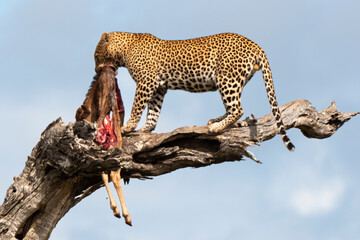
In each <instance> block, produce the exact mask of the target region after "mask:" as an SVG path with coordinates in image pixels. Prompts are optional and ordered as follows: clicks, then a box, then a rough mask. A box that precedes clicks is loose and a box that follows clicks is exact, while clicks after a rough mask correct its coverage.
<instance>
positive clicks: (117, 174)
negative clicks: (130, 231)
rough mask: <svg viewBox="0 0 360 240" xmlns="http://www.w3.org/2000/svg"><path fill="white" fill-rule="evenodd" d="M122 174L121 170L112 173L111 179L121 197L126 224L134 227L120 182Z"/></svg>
mask: <svg viewBox="0 0 360 240" xmlns="http://www.w3.org/2000/svg"><path fill="white" fill-rule="evenodd" d="M120 172H121V169H119V170H117V171H111V173H110V178H111V180H112V181H113V183H114V186H115V189H116V192H117V194H118V196H119V200H120V205H121V210H122V215H123V217H124V219H125V223H126V224H128V225H130V226H132V225H131V218H130V215H129V211H128V209H127V207H126V204H125V199H124V195H123V193H122V189H121V181H120V180H121V175H120Z"/></svg>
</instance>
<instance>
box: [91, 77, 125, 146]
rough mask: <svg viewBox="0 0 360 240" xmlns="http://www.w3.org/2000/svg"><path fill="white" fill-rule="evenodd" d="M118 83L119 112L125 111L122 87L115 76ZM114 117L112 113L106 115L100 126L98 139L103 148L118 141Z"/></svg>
mask: <svg viewBox="0 0 360 240" xmlns="http://www.w3.org/2000/svg"><path fill="white" fill-rule="evenodd" d="M115 84H116V100H117V104H118V108H119V113H123V112H124V103H123V101H122V98H121V93H120V89H119V86H118V83H117V79H116V78H115ZM113 122H114V121H113V118H111V119H110V113H108V114H107V115H106V117H105V118H104V121H103V123H102V124H101V126H100V127H98V130H97V135H96V141H97V142H98V143H99V144H101V145H102V147H103V149H105V150H106V149H108V148H110V147H113V146H115V145H116V143H117V139H116V135H115V133H114V126H113Z"/></svg>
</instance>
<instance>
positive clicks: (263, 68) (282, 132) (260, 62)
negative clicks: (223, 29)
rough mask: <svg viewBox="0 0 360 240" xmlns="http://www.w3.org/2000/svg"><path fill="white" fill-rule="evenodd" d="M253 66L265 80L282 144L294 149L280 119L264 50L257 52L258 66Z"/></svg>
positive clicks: (291, 149)
mask: <svg viewBox="0 0 360 240" xmlns="http://www.w3.org/2000/svg"><path fill="white" fill-rule="evenodd" d="M255 67H257V69H256V70H259V69H261V72H262V75H263V78H264V82H265V87H266V92H267V96H268V99H269V103H270V107H271V111H272V113H273V115H274V117H275V119H276V125H277V127H278V128H279V132H280V135H281V138H282V140H283V142H284V144H285V145H286V147H287V149H289V151H294V150H295V146H294V144H292V143H291V141H290V139H289V137H288V136H287V134H286V131H285V126H284V123H283V121H282V119H281V115H280V110H279V106H278V103H277V101H276V97H275V89H274V83H273V78H272V74H271V70H270V65H269V62H268V60H267V57H266V55H265V53H264V52H261V53H260V54H259V59H258V66H255Z"/></svg>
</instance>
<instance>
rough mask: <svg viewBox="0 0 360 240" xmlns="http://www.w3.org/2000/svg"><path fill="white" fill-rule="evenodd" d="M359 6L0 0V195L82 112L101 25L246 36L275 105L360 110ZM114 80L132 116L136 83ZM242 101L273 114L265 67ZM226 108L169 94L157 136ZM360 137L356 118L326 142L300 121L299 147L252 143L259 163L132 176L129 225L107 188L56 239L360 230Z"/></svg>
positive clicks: (287, 235) (326, 236) (215, 99)
mask: <svg viewBox="0 0 360 240" xmlns="http://www.w3.org/2000/svg"><path fill="white" fill-rule="evenodd" d="M359 12H360V1H355V0H354V1H348V0H343V1H328V0H326V1H325V0H324V1H317V0H302V1H288V0H277V1H269V0H258V1H226V0H223V1H219V0H216V1H202V0H181V1H171V0H168V1H155V0H152V1H137V0H132V1H119V0H118V1H115V0H113V1H106V0H103V1H93V0H92V1H89V0H87V1H85V0H82V1H81V0H62V1H49V0H33V1H30V0H26V1H25V0H11V1H10V0H2V1H1V2H0V32H1V34H0V56H1V58H0V59H1V60H0V61H1V64H0V73H1V76H2V77H1V80H0V83H1V85H0V111H1V117H0V126H2V130H1V132H2V134H1V136H2V137H1V139H0V153H1V155H0V161H1V168H0V198H1V199H3V198H4V196H5V193H6V190H7V188H8V187H9V186H10V184H11V183H12V181H13V180H12V179H13V177H14V176H18V175H19V174H20V173H21V172H22V170H23V168H24V166H25V165H24V163H25V161H26V160H27V156H28V155H29V154H30V152H31V149H32V148H33V147H34V146H35V145H36V143H37V142H38V140H39V138H40V134H41V132H42V131H43V130H44V129H45V127H46V126H47V125H48V124H49V123H51V122H52V121H53V120H55V119H56V118H58V117H61V118H62V119H63V121H64V122H65V123H69V122H73V121H74V120H75V119H74V118H75V117H74V116H75V111H76V109H77V108H78V107H79V106H80V105H81V104H82V102H83V100H84V96H85V93H86V92H87V89H88V87H89V85H90V82H91V81H92V77H93V75H94V60H93V52H94V49H95V47H96V44H97V42H98V41H99V39H100V36H101V33H102V32H112V31H126V32H144V33H145V32H146V33H152V34H153V35H155V36H157V37H159V38H162V39H169V40H170V39H188V38H193V37H200V36H206V35H211V34H215V33H221V32H235V33H239V34H241V35H244V36H246V37H248V38H250V39H251V40H253V41H255V42H256V43H258V44H259V45H260V46H261V47H262V48H263V49H264V50H265V52H266V53H267V56H268V59H269V62H270V65H271V68H272V72H273V77H274V83H275V89H276V94H277V99H278V102H279V104H280V105H283V104H285V103H288V102H290V101H292V100H296V99H307V100H309V101H310V102H311V103H312V105H313V106H315V107H316V108H317V109H318V110H322V109H324V108H326V107H328V106H329V105H330V103H331V101H332V100H335V101H336V104H337V107H338V109H339V110H340V111H343V112H357V111H360V97H359V90H360V82H359V63H360V57H359V56H360V47H359V42H360V27H359V23H360V14H359ZM118 81H119V87H120V89H121V92H122V96H123V100H124V103H125V107H126V116H125V118H126V120H127V119H128V118H129V112H130V108H131V105H132V101H133V96H134V92H135V83H134V82H133V81H132V79H131V78H130V76H129V74H128V72H127V70H126V69H119V74H118ZM242 106H243V109H244V112H245V113H244V117H246V116H249V115H250V114H251V113H253V114H254V115H255V116H256V117H261V116H263V115H265V114H268V113H270V107H269V104H268V100H267V98H266V91H265V87H264V83H263V80H262V77H261V74H260V73H257V74H256V75H255V76H254V77H253V79H252V81H250V82H249V83H248V85H247V86H246V87H245V89H244V91H243V94H242ZM224 111H225V110H224V107H223V105H222V102H221V99H220V96H219V94H218V93H217V92H212V93H202V94H194V93H186V92H183V91H168V93H167V95H166V97H165V100H164V105H163V108H162V112H161V114H160V118H159V122H158V126H157V129H156V132H168V131H171V130H173V129H175V128H178V127H181V126H185V125H205V124H206V122H207V121H208V120H209V119H211V118H215V117H218V116H220V115H222V114H223V113H224ZM143 118H145V117H143ZM143 123H144V120H142V122H141V123H140V125H139V126H142V125H143ZM359 132H360V117H355V118H354V119H352V120H350V122H348V123H346V124H345V125H344V126H343V127H342V128H341V129H339V131H338V132H337V133H336V134H335V135H333V136H332V137H330V138H328V139H323V140H316V139H307V138H306V137H304V136H303V135H302V134H301V133H300V131H299V130H297V129H292V130H289V131H288V135H289V137H290V139H291V140H292V142H293V143H294V144H295V146H296V150H295V152H289V151H288V150H287V149H286V148H285V146H284V145H283V143H282V141H281V139H280V137H279V136H277V137H275V138H274V139H272V140H270V141H267V142H264V143H262V144H261V146H260V147H253V148H250V149H249V150H250V151H252V152H253V153H254V154H255V156H256V157H257V158H258V159H260V160H261V161H262V162H263V164H262V165H258V164H256V163H254V162H253V161H251V160H248V161H243V162H235V163H223V164H220V165H216V166H210V167H206V168H202V169H183V170H178V171H176V172H173V173H170V174H167V175H164V176H160V177H156V178H154V179H153V180H146V181H140V180H131V182H130V185H127V186H125V187H124V188H123V191H124V194H125V199H126V203H127V206H128V208H129V211H130V215H131V217H132V220H133V227H128V226H127V225H125V223H124V221H123V219H121V220H119V219H117V218H114V217H113V215H112V211H111V210H110V208H109V200H108V198H107V194H106V191H105V188H101V189H99V190H98V191H97V192H95V193H94V194H92V195H91V196H90V197H88V198H86V199H85V200H83V201H82V202H80V203H79V204H78V205H77V206H75V207H74V208H73V209H71V210H70V212H69V213H68V214H66V215H65V217H64V218H63V219H61V221H60V222H59V223H58V224H57V226H56V228H55V229H54V231H53V233H52V235H51V237H50V239H56V240H73V239H87V240H93V239H150V240H155V239H156V240H158V239H160V240H161V239H167V240H180V239H210V240H212V239H214V240H215V239H251V240H252V239H254V240H257V239H276V240H288V239H292V240H298V239H299V240H300V239H301V240H303V239H307V240H312V239H314V240H315V239H322V240H337V239H339V240H340V239H341V240H344V239H346V240H347V239H349V240H350V239H351V240H352V239H359V238H360V206H359V202H360V189H359V182H360V174H359V171H360V161H359V160H360V157H359V151H358V150H359V136H358V135H359ZM113 193H115V192H114V190H113Z"/></svg>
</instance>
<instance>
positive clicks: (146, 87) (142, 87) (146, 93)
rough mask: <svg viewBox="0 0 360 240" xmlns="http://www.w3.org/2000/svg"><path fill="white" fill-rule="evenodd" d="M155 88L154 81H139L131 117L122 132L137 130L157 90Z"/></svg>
mask: <svg viewBox="0 0 360 240" xmlns="http://www.w3.org/2000/svg"><path fill="white" fill-rule="evenodd" d="M155 89H156V85H155V83H154V82H153V84H146V82H139V83H138V84H137V86H136V92H135V97H134V102H133V106H132V109H131V114H130V119H129V121H128V122H127V123H126V125H125V126H123V127H121V132H122V133H129V132H132V131H134V130H135V128H136V127H137V125H138V123H139V121H140V118H141V115H142V113H143V111H144V109H145V107H146V106H147V105H148V103H149V101H150V99H151V97H152V95H153V94H154V92H155Z"/></svg>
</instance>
